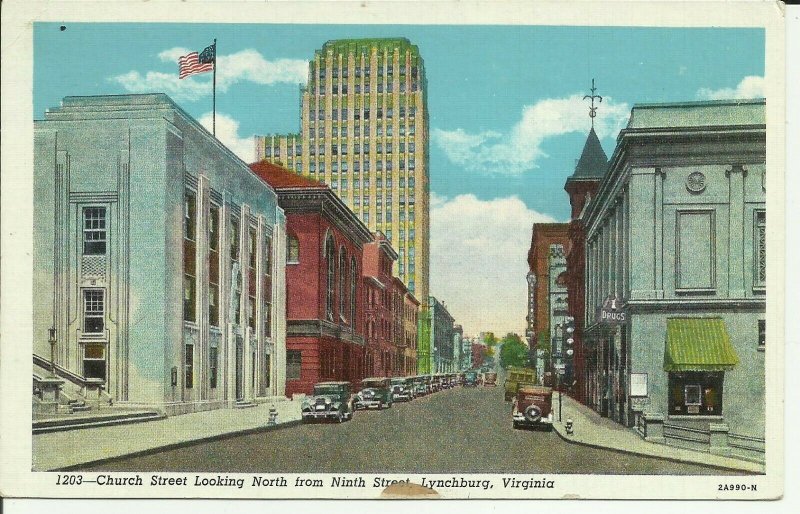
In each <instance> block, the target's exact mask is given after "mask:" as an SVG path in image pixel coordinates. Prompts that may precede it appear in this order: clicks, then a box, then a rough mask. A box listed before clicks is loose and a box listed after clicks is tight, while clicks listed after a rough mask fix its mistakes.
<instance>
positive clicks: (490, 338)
mask: <svg viewBox="0 0 800 514" xmlns="http://www.w3.org/2000/svg"><path fill="white" fill-rule="evenodd" d="M483 342H484V344H486V346H488V347H489V348H492V347H493V346H494V345H496V344H497V343H498V340H497V337H495V335H494V332H486V333H485V334H484V335H483Z"/></svg>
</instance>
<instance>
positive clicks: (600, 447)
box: [553, 424, 766, 475]
mask: <svg viewBox="0 0 800 514" xmlns="http://www.w3.org/2000/svg"><path fill="white" fill-rule="evenodd" d="M553 431H554V432H555V433H556V434H558V437H560V438H561V439H563V440H564V441H567V442H568V443H572V444H577V445H580V446H586V447H589V448H595V449H598V450H608V451H612V452H617V453H624V454H626V455H637V456H639V457H650V458H652V459H661V460H666V461H669V462H675V463H680V464H694V465H697V466H705V467H707V468H714V469H724V470H725V471H738V472H744V473H747V474H750V475H766V471H761V472H758V471H751V470H749V469H742V468H737V467H734V466H726V465H724V464H708V463H705V462H697V461H693V460H685V459H679V458H677V457H668V456H661V455H651V454H649V453H641V452H637V451H634V450H626V449H623V448H612V447H610V446H603V445H601V444H595V443H587V442H584V441H576V440H575V439H570V438H569V437H568V436H566V435H565V434H562V433H561V430H559V429H558V428H556V427H555V424H554V426H553ZM681 449H682V448H681ZM747 462H749V461H747Z"/></svg>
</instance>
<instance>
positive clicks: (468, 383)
mask: <svg viewBox="0 0 800 514" xmlns="http://www.w3.org/2000/svg"><path fill="white" fill-rule="evenodd" d="M464 387H478V372H477V371H465V372H464Z"/></svg>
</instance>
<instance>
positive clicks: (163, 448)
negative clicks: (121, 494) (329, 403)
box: [38, 419, 303, 472]
mask: <svg viewBox="0 0 800 514" xmlns="http://www.w3.org/2000/svg"><path fill="white" fill-rule="evenodd" d="M302 423H303V420H302V419H297V420H292V421H287V422H286V423H280V424H277V425H264V426H260V427H252V428H244V429H241V430H235V431H233V432H225V433H224V434H216V435H211V436H207V437H201V438H199V439H192V440H191V441H181V442H178V443H169V444H165V445H162V446H156V447H153V448H147V449H146V450H139V451H135V452H131V453H126V454H125V455H115V456H114V457H106V458H103V459H95V460H89V461H86V462H81V463H80V464H72V465H69V466H64V467H61V468H52V469H43V470H38V471H45V472H47V471H51V472H52V471H81V470H83V468H84V467H86V466H94V465H97V464H107V463H109V462H114V461H118V460H123V459H130V458H135V457H143V456H146V455H153V454H156V453H161V452H165V451H169V450H176V449H178V448H185V447H187V446H193V445H196V444H201V443H207V442H210V441H220V440H223V439H230V438H232V437H239V436H243V435H250V434H258V433H261V432H272V431H273V430H281V429H284V428H291V427H294V426H297V425H300V424H302Z"/></svg>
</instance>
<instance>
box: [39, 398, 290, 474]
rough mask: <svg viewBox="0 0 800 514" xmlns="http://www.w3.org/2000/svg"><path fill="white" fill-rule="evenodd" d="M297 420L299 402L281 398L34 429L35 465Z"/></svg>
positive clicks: (83, 460)
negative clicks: (273, 417)
mask: <svg viewBox="0 0 800 514" xmlns="http://www.w3.org/2000/svg"><path fill="white" fill-rule="evenodd" d="M272 405H275V408H276V409H277V411H278V425H276V426H275V427H268V426H267V420H268V418H269V409H270V407H271V406H272ZM297 423H300V402H297V401H290V400H284V401H275V402H266V403H262V404H259V405H257V406H256V407H251V408H248V409H215V410H209V411H203V412H195V413H192V414H182V415H180V416H170V417H168V418H164V419H161V420H157V421H148V422H145V423H135V424H129V425H117V426H109V427H100V428H87V429H82V430H68V431H61V432H52V433H46V434H36V435H34V436H33V470H34V471H53V470H61V469H64V468H71V467H74V466H79V465H83V464H88V463H96V462H98V461H104V460H109V459H113V458H117V457H122V456H130V455H141V454H146V453H151V452H154V451H163V450H167V449H172V448H178V447H181V446H186V445H188V444H191V443H196V442H200V441H208V440H213V439H221V438H224V437H230V436H233V435H241V434H246V433H252V432H260V431H266V430H271V429H273V428H281V427H284V428H285V427H288V426H292V425H294V424H297Z"/></svg>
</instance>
